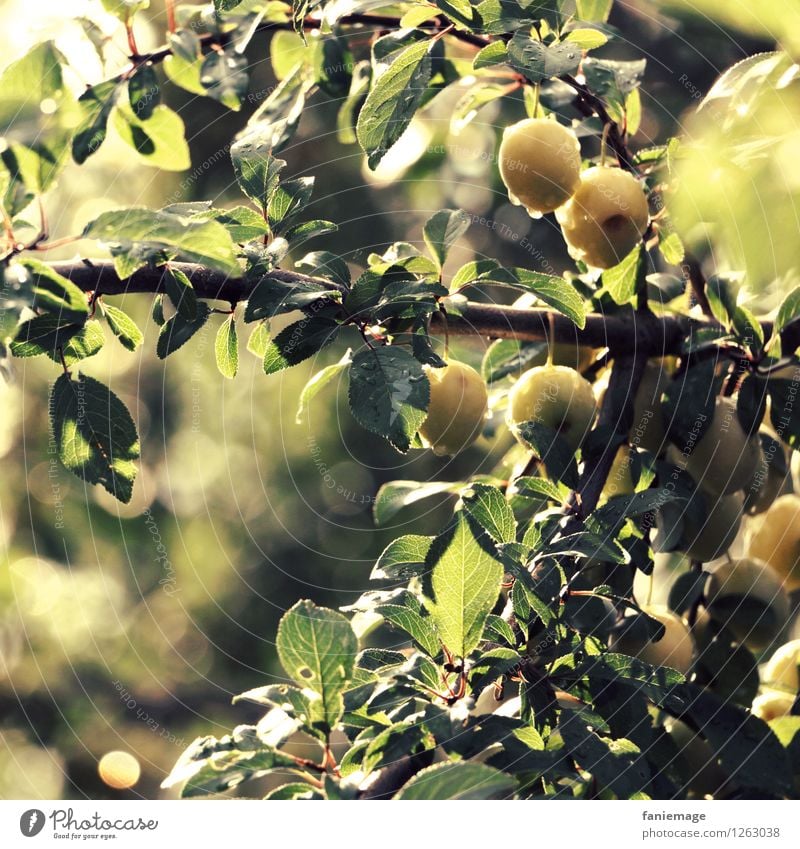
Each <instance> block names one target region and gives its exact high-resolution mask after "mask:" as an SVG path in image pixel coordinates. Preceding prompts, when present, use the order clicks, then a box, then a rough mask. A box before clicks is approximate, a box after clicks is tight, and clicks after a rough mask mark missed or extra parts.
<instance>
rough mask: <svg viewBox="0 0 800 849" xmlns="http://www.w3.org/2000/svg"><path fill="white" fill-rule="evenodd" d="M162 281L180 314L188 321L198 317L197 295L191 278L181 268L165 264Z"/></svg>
mask: <svg viewBox="0 0 800 849" xmlns="http://www.w3.org/2000/svg"><path fill="white" fill-rule="evenodd" d="M161 283H162V285H163V287H164V291H165V292H166V293H167V297H169V299H170V300H171V301H172V306H174V307H175V309H176V310H177V312H178V315H179V316H180V317H181V318H183V319H185V320H186V321H189V322H191V321H194V320H195V319H196V318H197V295H196V294H195V291H194V288H193V287H192V282H191V280H189V278H188V277H187V276H186V275H185V274H184V273H183V272H182V271H181V270H180V269H179V268H175V267H174V266H169V265H165V266H164V273H163V274H162V275H161Z"/></svg>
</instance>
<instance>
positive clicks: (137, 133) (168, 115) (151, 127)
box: [111, 104, 191, 171]
mask: <svg viewBox="0 0 800 849" xmlns="http://www.w3.org/2000/svg"><path fill="white" fill-rule="evenodd" d="M111 122H112V124H113V126H114V129H115V130H116V131H117V134H118V135H119V137H120V138H121V139H122V140H123V141H124V142H125V143H126V144H127V145H128V146H129V147H131V148H133V150H134V151H136V154H137V155H138V156H139V158H140V159H141V161H142V162H144V163H145V164H146V165H149V166H151V167H152V168H161V169H162V170H163V171H185V170H186V169H187V168H188V167H189V166H190V165H191V157H190V155H189V145H188V144H187V143H186V138H185V132H184V126H183V120H182V119H181V117H180V115H178V113H177V112H174V111H173V110H172V109H170V108H169V106H164V105H161V106H156V107H155V109H153V111H152V114H151V115H150V117H149V118H148V119H147V120H146V121H145V120H143V119H142V118H141V117H137V116H136V115H135V114H134V113H133V111H132V110H131V108H130V106H129V105H128V104H120V105H118V106H117V107H116V109H114V112H113V114H112V117H111Z"/></svg>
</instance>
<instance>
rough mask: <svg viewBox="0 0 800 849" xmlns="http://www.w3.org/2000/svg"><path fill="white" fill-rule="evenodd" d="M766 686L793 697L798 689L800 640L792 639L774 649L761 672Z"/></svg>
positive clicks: (799, 680)
mask: <svg viewBox="0 0 800 849" xmlns="http://www.w3.org/2000/svg"><path fill="white" fill-rule="evenodd" d="M761 680H762V681H763V682H764V684H765V685H766V686H767V687H770V688H773V689H775V690H780V691H781V692H783V693H788V694H789V695H791V696H792V697H794V696H795V695H796V694H797V692H798V691H799V690H800V640H792V641H791V642H789V643H785V644H784V645H782V646H781V647H780V648H778V649H776V650H775V654H773V655H772V657H771V658H770V659H769V660H768V661H767V663H766V665H765V666H764V668H763V670H762V672H761Z"/></svg>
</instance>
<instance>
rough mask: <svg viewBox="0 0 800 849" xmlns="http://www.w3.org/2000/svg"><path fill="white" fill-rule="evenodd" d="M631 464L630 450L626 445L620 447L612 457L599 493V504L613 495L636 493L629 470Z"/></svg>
mask: <svg viewBox="0 0 800 849" xmlns="http://www.w3.org/2000/svg"><path fill="white" fill-rule="evenodd" d="M632 463H633V457H632V456H631V449H630V448H629V447H628V446H627V445H620V447H619V448H618V449H617V453H616V454H615V455H614V462H613V463H612V464H611V470H610V471H609V473H608V477H607V478H606V482H605V485H604V486H603V491H602V492H601V493H600V503H603V502H605V501H608V499H609V498H612V497H613V496H615V495H633V493H634V492H636V484H634V482H633V475H632V470H631V464H632Z"/></svg>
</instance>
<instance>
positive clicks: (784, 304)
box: [773, 286, 800, 335]
mask: <svg viewBox="0 0 800 849" xmlns="http://www.w3.org/2000/svg"><path fill="white" fill-rule="evenodd" d="M798 316H800V286H796V287H795V288H794V289H792V291H791V292H789V294H788V295H786V297H785V298H784V299H783V301H781V305H780V306H779V307H778V314H777V315H776V316H775V327H774V329H773V333H774V334H775V335H777V334H778V333H780V332H781V330H783V328H784V327H786V325H787V324H788V323H789V322H790V321H794V319H796V318H797V317H798Z"/></svg>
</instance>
